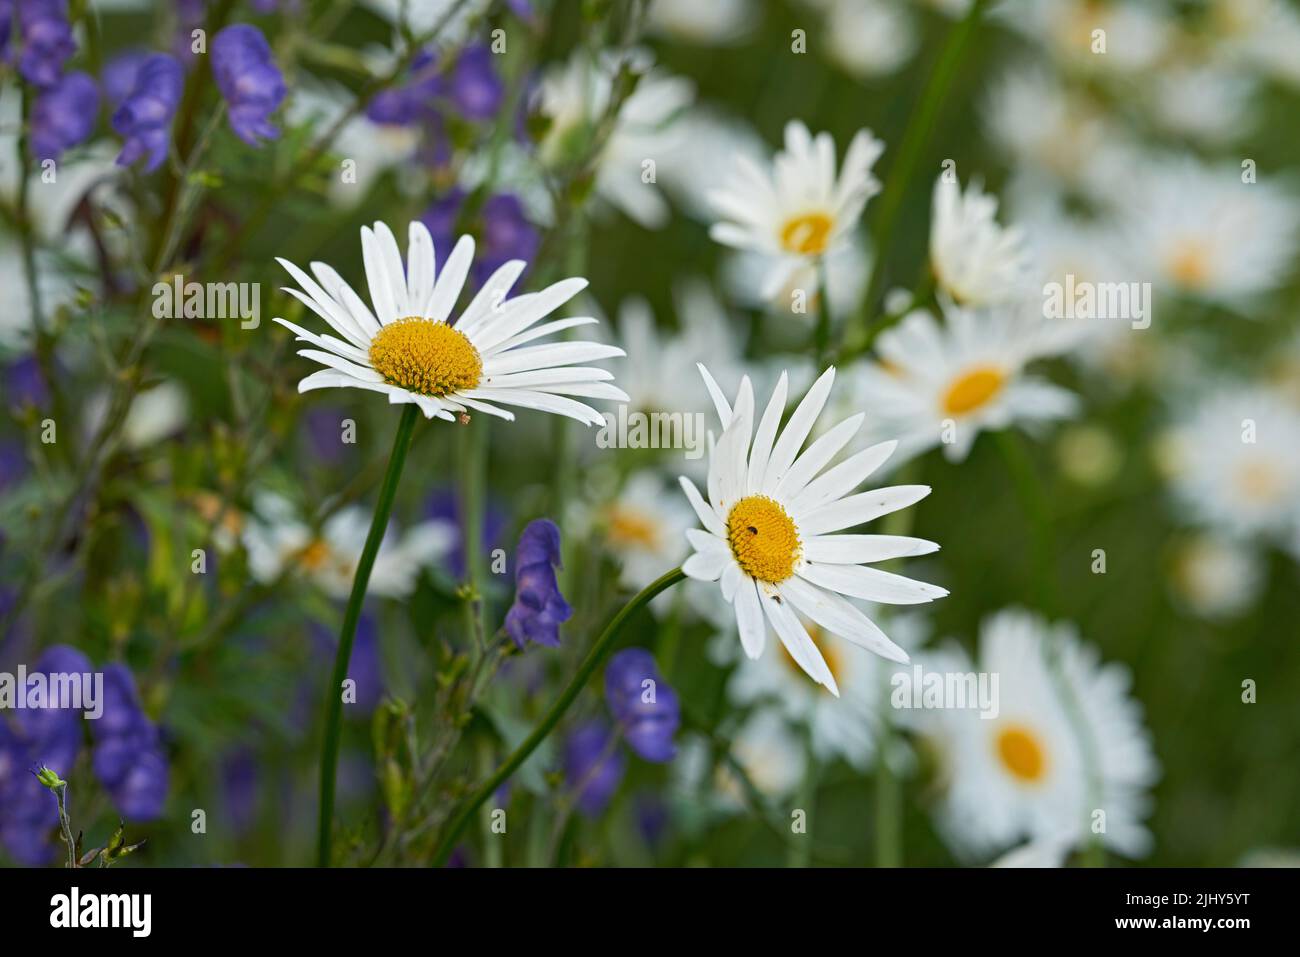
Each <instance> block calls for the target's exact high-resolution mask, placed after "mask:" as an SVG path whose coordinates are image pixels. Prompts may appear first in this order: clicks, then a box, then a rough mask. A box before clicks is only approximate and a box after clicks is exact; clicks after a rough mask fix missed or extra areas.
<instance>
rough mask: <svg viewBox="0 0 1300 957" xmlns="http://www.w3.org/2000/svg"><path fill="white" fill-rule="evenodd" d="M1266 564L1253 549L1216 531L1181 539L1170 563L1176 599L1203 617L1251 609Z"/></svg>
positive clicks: (1262, 578)
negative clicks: (1216, 533)
mask: <svg viewBox="0 0 1300 957" xmlns="http://www.w3.org/2000/svg"><path fill="white" fill-rule="evenodd" d="M1264 571H1265V569H1264V563H1263V562H1262V561H1261V559H1260V556H1259V554H1258V553H1257V552H1256V551H1255V550H1254V549H1252V548H1250V547H1248V546H1246V545H1243V544H1241V543H1240V542H1236V541H1232V540H1231V539H1227V538H1223V537H1222V536H1219V535H1215V534H1198V535H1194V536H1192V537H1190V538H1188V539H1186V540H1184V541H1181V542H1179V543H1178V544H1177V545H1176V546H1175V547H1174V550H1173V554H1172V556H1171V561H1170V565H1169V585H1170V588H1171V590H1172V591H1173V594H1174V598H1175V600H1177V601H1178V603H1179V604H1180V605H1182V606H1183V607H1184V608H1186V609H1188V610H1189V611H1191V612H1192V614H1194V615H1198V616H1200V617H1202V618H1210V619H1223V618H1233V617H1235V616H1237V615H1239V614H1241V613H1242V612H1244V611H1245V610H1246V609H1248V608H1250V607H1251V606H1252V605H1253V604H1254V603H1255V601H1256V599H1258V598H1259V593H1260V590H1261V589H1262V588H1263V586H1264V578H1265V575H1264Z"/></svg>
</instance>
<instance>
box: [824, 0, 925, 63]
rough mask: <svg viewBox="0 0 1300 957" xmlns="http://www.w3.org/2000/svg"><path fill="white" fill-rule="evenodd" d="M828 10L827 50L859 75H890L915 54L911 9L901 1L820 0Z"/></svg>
mask: <svg viewBox="0 0 1300 957" xmlns="http://www.w3.org/2000/svg"><path fill="white" fill-rule="evenodd" d="M817 5H818V6H821V7H823V8H824V10H825V14H824V15H825V18H826V21H825V27H824V29H825V36H826V43H827V46H826V52H827V53H828V54H829V55H830V57H831V59H832V60H833V61H835V63H837V64H839V65H840V66H841V67H843V68H844V69H845V70H847V71H848V72H849V73H851V74H853V75H854V76H856V77H859V78H866V77H876V76H888V75H889V74H891V73H894V72H896V71H897V70H898V69H899V67H901V66H903V64H905V63H907V61H908V60H910V59H911V58H912V56H913V54H915V53H916V48H917V43H918V38H917V30H916V21H915V19H914V18H913V16H912V11H911V10H909V9H908V7H907V5H906V4H904V3H901V2H899V0H817Z"/></svg>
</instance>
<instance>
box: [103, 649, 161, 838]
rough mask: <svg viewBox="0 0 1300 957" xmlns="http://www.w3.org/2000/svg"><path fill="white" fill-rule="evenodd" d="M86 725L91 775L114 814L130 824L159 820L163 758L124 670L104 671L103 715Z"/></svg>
mask: <svg viewBox="0 0 1300 957" xmlns="http://www.w3.org/2000/svg"><path fill="white" fill-rule="evenodd" d="M92 724H93V728H92V734H93V736H94V739H95V750H94V754H93V760H92V764H93V767H94V770H95V776H96V777H98V778H99V780H100V782H101V783H102V784H103V785H104V788H105V790H107V791H108V794H109V797H111V798H112V799H113V805H114V807H116V808H117V810H118V813H120V814H121V815H122V816H123V817H126V818H129V819H131V820H133V821H152V820H156V819H157V818H159V817H161V816H162V811H163V805H164V803H165V802H166V800H167V782H168V763H167V756H166V754H165V753H164V752H163V747H162V738H161V735H160V734H159V732H158V727H157V726H156V725H155V724H154V723H153V722H151V721H150V720H149V719H148V717H147V716H146V715H145V713H144V709H143V708H142V707H141V706H140V698H139V693H138V692H137V690H136V686H135V678H134V677H133V676H132V675H131V672H130V669H128V668H127V667H126V666H125V665H122V664H111V665H108V666H107V667H105V668H104V713H103V716H102V717H100V719H99V720H98V721H95V722H92Z"/></svg>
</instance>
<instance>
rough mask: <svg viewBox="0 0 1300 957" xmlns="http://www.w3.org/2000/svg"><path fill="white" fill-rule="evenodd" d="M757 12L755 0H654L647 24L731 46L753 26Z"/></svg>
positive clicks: (660, 31) (703, 41)
mask: <svg viewBox="0 0 1300 957" xmlns="http://www.w3.org/2000/svg"><path fill="white" fill-rule="evenodd" d="M757 14H758V11H757V10H756V9H755V3H754V0H713V2H712V3H699V2H697V0H652V2H651V4H650V8H649V10H647V11H646V28H647V29H648V30H649V31H650V32H652V33H656V34H660V35H663V36H669V37H672V38H673V39H675V40H679V41H683V42H685V43H698V44H702V45H710V46H714V45H716V46H729V45H731V44H734V43H737V42H738V41H740V40H741V39H743V38H744V37H745V35H746V34H748V33H749V32H750V31H751V30H752V29H753V27H754V23H755V21H756V19H757Z"/></svg>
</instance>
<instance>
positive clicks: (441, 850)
mask: <svg viewBox="0 0 1300 957" xmlns="http://www.w3.org/2000/svg"><path fill="white" fill-rule="evenodd" d="M685 577H686V575H685V574H684V573H683V572H682V570H681V569H680V568H674V569H673V570H672V571H670V572H667V573H665V574H663V575H661V576H660V577H659V578H656V579H655V580H654V581H653V582H651V583H650V584H649V585H647V586H646V587H645V588H643V589H642V590H641V592H640V593H639V594H638V595H637V596H636V597H635V598H633V599H632V600H631V601H629V602H628V603H627V604H626V605H624V606H623V607H622V608H621V609H620V610H619V612H618V614H616V615H615V616H614V617H613V618H611V619H610V622H609V624H608V625H606V626H605V630H604V631H603V632H601V634H600V637H599V638H597V639H596V643H595V644H594V645H592V647H591V651H589V652H588V653H587V657H586V658H585V659H584V660H583V662H582V664H581V665H579V666H578V670H577V672H575V673H574V675H573V678H572V679H571V680H570V681H569V684H568V687H566V688H565V689H564V691H563V692H561V693H560V696H559V697H558V698H556V699H555V703H554V704H553V705H551V710H550V711H548V712H546V716H545V717H543V718H542V720H541V721H540V722H539V723H538V725H537V727H536V728H534V729H533V733H532V734H530V735H529V736H528V737H527V738H526V739H524V741H523V743H522V744H520V745H519V747H517V748H515V750H514V753H512V754H511V755H510V757H508V758H506V761H505V763H504V764H502V765H501V767H499V768H497V771H496V774H494V775H492V776H491V777H490V778H488V779H487V780H486V781H484V782H483V783H482V784H480V785H479V786H478V789H477V790H476V791H475V792H474V793H473V794H472V795H470V797H469V798H468V799H467V800H466V801H465V803H464V804H462V805H461V806H460V810H458V811H457V812H456V814H455V816H453V817H452V819H451V821H450V822H449V823H448V824H447V826H446V828H444V830H443V833H442V839H441V840H440V841H439V843H438V847H437V849H436V850H435V851H434V853H433V866H434V867H441V866H442V865H443V864H445V863H446V862H447V858H448V857H450V856H451V852H452V848H454V847H455V845H456V839H457V838H459V837H460V835H461V832H462V831H464V830H465V825H466V824H468V823H469V820H470V818H471V817H472V816H473V814H474V812H475V811H476V810H478V807H479V805H480V804H482V803H483V802H484V801H486V800H487V799H488V797H489V796H491V795H492V794H493V793H495V792H496V789H497V788H499V787H500V786H501V785H502V784H503V783H504V782H505V780H506V779H507V778H509V777H510V775H512V774H514V773H515V771H517V770H519V766H520V765H522V764H523V763H524V762H525V761H526V760H528V756H529V755H530V754H532V753H533V752H534V751H535V750H537V747H538V745H540V744H541V743H542V742H543V741H545V740H546V738H547V737H548V736H549V735H550V733H551V732H552V731H554V730H555V726H556V725H557V724H559V723H560V719H561V718H562V717H564V713H565V712H566V711H568V710H569V707H570V705H572V704H573V702H574V701H575V700H577V697H578V694H579V693H580V692H581V691H582V689H583V688H584V687H586V685H587V681H588V679H589V678H591V676H592V674H593V673H594V672H595V670H596V668H598V667H599V666H600V663H601V661H603V660H604V658H605V655H606V654H607V653H608V652H609V650H610V648H612V647H613V645H614V639H615V638H617V637H618V635H619V632H621V631H622V630H623V625H624V624H625V623H626V622H627V620H628V619H629V618H631V617H632V616H633V615H634V614H636V612H637V611H638V610H639V609H640V608H641V607H643V606H644V605H645V604H647V603H648V602H649V601H650V599H652V598H654V597H655V595H658V594H659V593H660V592H662V591H664V590H665V589H668V588H671V587H672V586H673V585H676V584H677V583H678V582H679V581H681V580H682V579H684V578H685Z"/></svg>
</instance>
